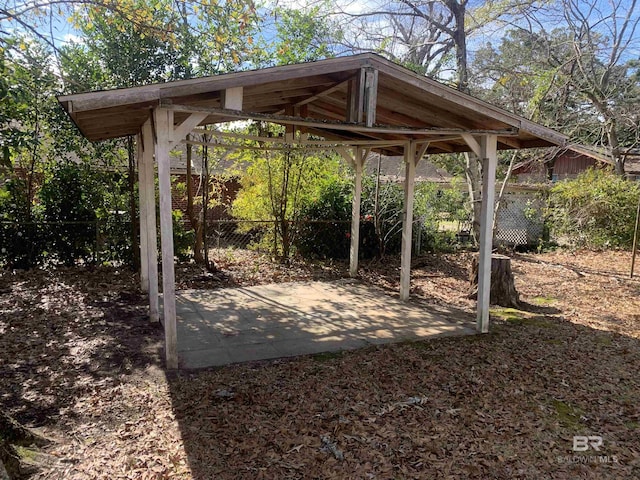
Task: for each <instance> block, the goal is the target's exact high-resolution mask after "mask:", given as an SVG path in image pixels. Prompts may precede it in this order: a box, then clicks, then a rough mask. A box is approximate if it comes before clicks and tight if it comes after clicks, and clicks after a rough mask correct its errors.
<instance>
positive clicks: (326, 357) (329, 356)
mask: <svg viewBox="0 0 640 480" xmlns="http://www.w3.org/2000/svg"><path fill="white" fill-rule="evenodd" d="M342 355H344V351H342V350H338V351H335V352H321V353H316V354H314V355H312V356H311V358H313V359H314V360H315V361H316V362H329V361H331V360H333V359H335V358H340V357H342Z"/></svg>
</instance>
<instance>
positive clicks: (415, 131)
mask: <svg viewBox="0 0 640 480" xmlns="http://www.w3.org/2000/svg"><path fill="white" fill-rule="evenodd" d="M162 107H163V108H166V109H167V110H172V111H174V112H185V113H206V114H207V116H214V117H222V118H225V119H238V120H262V121H267V122H271V123H279V124H282V125H301V126H306V127H316V128H322V129H327V130H343V131H348V132H361V133H365V134H366V133H386V134H401V135H455V134H460V135H500V136H516V135H518V130H517V129H505V130H464V129H460V128H410V127H393V126H388V125H377V126H374V127H367V126H364V125H357V124H353V123H344V122H331V121H321V120H310V119H308V118H302V117H294V116H287V115H272V114H266V113H256V112H239V111H236V110H226V109H224V108H202V107H200V108H194V107H191V106H188V105H173V104H168V105H162Z"/></svg>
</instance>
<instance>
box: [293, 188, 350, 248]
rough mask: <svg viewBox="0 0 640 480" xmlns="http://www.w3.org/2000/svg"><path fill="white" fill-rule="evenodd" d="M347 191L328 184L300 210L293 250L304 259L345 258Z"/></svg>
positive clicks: (347, 242) (348, 190) (347, 246)
mask: <svg viewBox="0 0 640 480" xmlns="http://www.w3.org/2000/svg"><path fill="white" fill-rule="evenodd" d="M350 220H351V188H350V187H349V185H348V184H346V183H344V182H334V183H329V184H326V185H325V186H324V188H323V189H322V191H320V192H319V194H318V197H317V198H316V199H313V200H311V201H309V202H308V203H307V204H305V205H304V206H303V208H302V212H301V216H300V221H299V222H298V229H297V234H296V242H295V246H296V250H297V252H298V253H299V254H300V255H302V256H303V257H305V258H337V259H340V258H347V257H348V256H349V244H350V238H349V236H350V231H351V224H350Z"/></svg>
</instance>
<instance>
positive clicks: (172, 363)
mask: <svg viewBox="0 0 640 480" xmlns="http://www.w3.org/2000/svg"><path fill="white" fill-rule="evenodd" d="M154 120H155V127H156V161H157V162H158V184H159V187H160V233H161V237H160V238H161V245H162V303H163V307H164V310H163V323H164V336H165V354H166V362H167V368H168V369H176V368H178V337H177V327H176V286H175V270H174V264H173V261H174V259H173V256H174V252H173V219H172V215H171V173H170V167H171V164H170V158H169V144H170V143H169V141H170V139H171V137H172V133H173V115H172V112H171V111H168V110H166V109H164V108H157V109H156V110H155V111H154Z"/></svg>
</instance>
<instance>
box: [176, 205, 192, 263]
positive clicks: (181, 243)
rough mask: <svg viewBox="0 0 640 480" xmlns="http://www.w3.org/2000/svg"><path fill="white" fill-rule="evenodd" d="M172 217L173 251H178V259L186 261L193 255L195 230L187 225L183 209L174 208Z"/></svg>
mask: <svg viewBox="0 0 640 480" xmlns="http://www.w3.org/2000/svg"><path fill="white" fill-rule="evenodd" d="M171 217H172V220H173V251H174V252H176V256H177V257H178V260H180V261H185V260H187V259H188V258H189V257H190V256H191V253H192V247H193V242H194V240H195V232H194V231H193V230H192V229H187V228H186V227H185V223H184V221H183V218H182V217H183V214H182V211H180V210H173V211H172V212H171Z"/></svg>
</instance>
